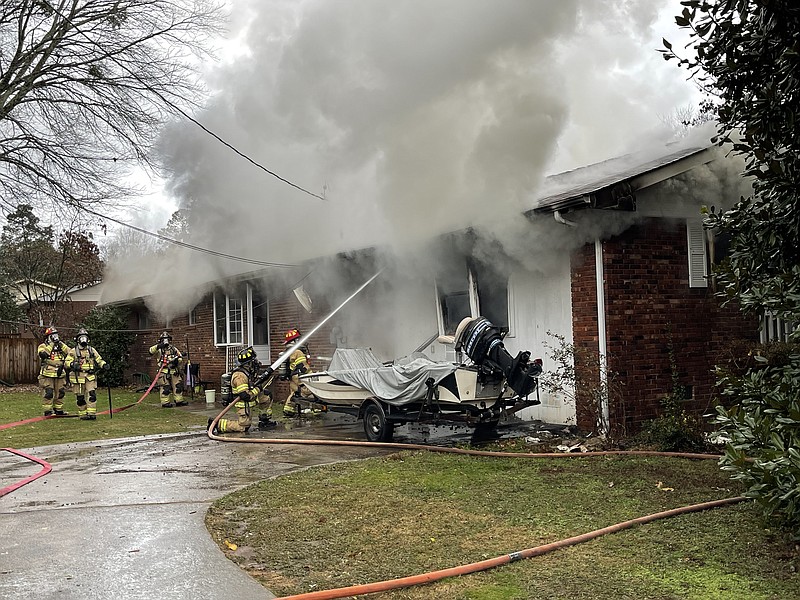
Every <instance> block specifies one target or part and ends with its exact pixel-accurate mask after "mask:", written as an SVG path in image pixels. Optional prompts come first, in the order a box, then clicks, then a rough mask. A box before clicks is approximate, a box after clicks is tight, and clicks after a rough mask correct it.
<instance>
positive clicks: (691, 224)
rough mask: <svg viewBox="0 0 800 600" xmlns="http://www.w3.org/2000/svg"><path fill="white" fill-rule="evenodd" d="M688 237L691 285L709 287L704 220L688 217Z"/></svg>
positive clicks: (693, 286)
mask: <svg viewBox="0 0 800 600" xmlns="http://www.w3.org/2000/svg"><path fill="white" fill-rule="evenodd" d="M686 237H687V240H688V245H689V287H690V288H698V287H708V262H707V248H706V232H705V229H703V223H702V221H699V220H696V219H687V220H686Z"/></svg>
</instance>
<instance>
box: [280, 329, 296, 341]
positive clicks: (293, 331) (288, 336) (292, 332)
mask: <svg viewBox="0 0 800 600" xmlns="http://www.w3.org/2000/svg"><path fill="white" fill-rule="evenodd" d="M299 337H300V330H299V329H290V330H289V331H287V332H286V335H285V336H283V343H284V344H289V343H290V342H293V341H295V340H296V339H297V338H299Z"/></svg>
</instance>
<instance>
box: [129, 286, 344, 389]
mask: <svg viewBox="0 0 800 600" xmlns="http://www.w3.org/2000/svg"><path fill="white" fill-rule="evenodd" d="M318 305H320V301H319V300H316V299H315V311H314V314H309V313H307V312H306V311H305V309H304V308H303V307H302V305H301V304H300V303H299V302H298V301H297V299H296V298H295V297H294V295H293V294H290V295H289V296H287V297H285V298H282V299H279V300H271V301H270V305H269V308H270V311H269V320H270V324H269V335H270V352H271V355H270V356H260V357H259V359H260V360H261V362H263V363H264V364H271V363H272V362H274V361H275V360H277V359H278V357H279V356H280V355H281V354H282V353H283V351H284V349H285V347H284V345H283V339H284V334H285V333H286V331H287V330H288V329H291V328H294V327H297V328H298V329H300V331H301V333H307V332H308V331H309V330H311V329H312V328H313V327H315V326H316V325H317V324H318V323H319V321H320V320H322V319H323V318H324V317H325V316H326V315H327V308H326V307H324V306H319V308H317V307H318ZM135 310H146V309H144V308H141V309H134V312H133V313H132V314H131V318H130V322H129V328H130V329H132V330H136V329H137V328H138V319H137V315H136V313H135ZM195 313H196V323H195V325H189V316H188V315H182V316H180V317H178V318H175V319H173V320H172V322H171V323H170V327H169V328H167V327H166V324H165V323H164V322H163V321H161V322H159V321H157V320H154V319H153V318H152V316H151V321H150V329H149V330H148V331H145V332H139V333H137V334H136V335H135V340H134V342H133V344H132V345H131V351H130V363H131V367H130V368H129V369H128V372H127V378H128V381H132V380H133V374H134V373H146V374H147V375H148V376H149V377H150V378H152V377H153V376H154V374H155V373H156V369H157V364H156V357H153V356H150V354H149V352H148V350H149V348H150V346H152V345H154V344H155V343H156V342H157V341H158V336H159V335H161V332H162V331H165V330H167V331H169V332H170V334H171V335H172V343H173V344H175V345H176V346H177V347H178V348H179V349H180V350H181V352H183V353H184V355H186V351H187V348H188V350H189V358H190V359H191V361H192V363H194V364H199V365H200V378H201V379H202V380H203V381H208V382H209V389H211V388H213V389H216V390H217V392H218V393H219V390H220V379H221V378H222V374H223V373H225V371H226V370H227V368H226V364H225V356H226V352H225V348H224V347H216V346H214V306H213V295H211V294H209V295H208V296H206V297H205V298H203V300H202V301H201V302H200V303H199V304H198V305H197V307H196V308H195ZM245 314H246V313H245ZM246 317H247V314H246ZM334 325H335V320H333V319H332V320H331V321H330V322H328V323H326V324H325V325H324V326H323V327H322V328H321V329H320V330H319V331H318V332H317V333H316V334H315V335H314V336H313V337H312V338H311V340H310V341H309V350H310V351H311V354H312V356H330V355H331V354H332V352H333V346H332V345H331V343H330V331H331V328H332V327H333V326H334ZM311 365H312V368H314V369H319V370H324V369H325V368H326V366H327V364H326V363H323V362H320V361H316V362H315V361H314V360H313V358H312V361H311ZM280 372H281V370H280V369H279V373H280ZM272 393H273V396H274V398H275V399H276V400H281V401H283V400H285V399H286V397H287V396H288V395H289V386H288V384H287V383H286V382H283V381H279V380H278V379H277V378H276V380H275V381H274V382H273V384H272Z"/></svg>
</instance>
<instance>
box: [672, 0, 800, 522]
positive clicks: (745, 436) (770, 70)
mask: <svg viewBox="0 0 800 600" xmlns="http://www.w3.org/2000/svg"><path fill="white" fill-rule="evenodd" d="M681 4H683V5H684V9H683V12H682V14H681V15H680V16H678V17H676V22H677V24H678V25H680V26H681V27H684V28H689V29H690V30H691V39H692V41H691V43H690V46H691V49H692V50H693V52H692V53H691V54H692V55H693V56H691V57H684V56H681V52H680V51H676V50H675V49H674V48H672V46H671V45H670V44H669V42H667V41H665V42H664V43H665V47H666V48H665V50H664V51H663V52H664V57H665V58H666V59H668V60H669V59H672V60H677V61H678V62H679V63H680V64H681V65H682V66H683V67H685V68H687V69H688V70H689V71H690V72H691V74H692V76H693V77H694V78H695V79H696V80H697V81H698V83H699V84H700V85H701V86H703V87H704V88H705V89H706V90H708V91H710V92H712V93H714V94H716V95H717V97H718V100H719V102H718V108H717V115H718V121H719V128H718V137H717V140H716V141H717V142H718V143H719V144H727V145H730V146H731V147H732V148H733V151H734V152H737V153H740V154H741V155H742V156H743V157H744V158H745V160H746V168H745V172H744V175H746V176H750V177H752V178H753V179H754V182H755V184H754V193H753V195H752V196H751V197H749V198H742V199H741V201H740V202H739V203H738V204H737V205H736V206H734V208H732V209H731V210H729V211H726V212H724V213H722V214H720V213H719V212H715V211H713V210H710V211H709V213H708V221H707V225H708V226H709V227H714V228H718V229H720V230H722V231H723V232H726V233H728V234H730V237H731V244H730V258H729V260H728V261H727V262H726V263H725V265H724V266H723V268H722V269H720V270H719V271H718V273H717V276H718V281H719V283H720V288H719V289H720V290H721V292H722V293H723V294H724V295H725V296H726V297H727V298H730V299H733V300H736V301H737V302H738V303H739V305H740V306H741V308H742V310H744V311H746V312H748V313H751V314H756V315H759V316H761V315H764V314H765V313H768V314H770V315H772V316H775V317H778V318H781V319H783V320H784V321H785V322H788V323H800V244H798V240H800V135H799V134H798V125H800V59H798V56H799V55H800V42H798V37H797V32H798V31H800V9H798V8H797V5H796V2H795V1H794V0H771V1H769V2H765V1H763V0H703V1H701V0H689V1H685V2H682V3H681ZM798 341H800V330H796V331H795V332H794V333H793V334H792V335H791V337H790V340H789V342H790V343H789V344H788V345H786V346H785V347H783V348H782V349H781V350H780V351H775V350H774V349H770V348H766V349H762V350H760V351H756V352H755V353H754V354H753V356H752V358H751V360H750V363H749V364H747V365H746V367H745V368H743V369H729V368H727V369H720V370H719V375H720V377H719V384H720V389H721V391H722V394H723V395H724V396H725V397H726V398H727V400H728V401H727V402H726V405H727V406H729V407H730V408H727V409H726V408H722V407H720V408H719V409H718V416H717V422H718V424H719V425H720V427H721V428H722V429H723V431H725V432H726V433H728V434H729V436H730V438H731V440H732V441H731V443H730V444H729V445H728V448H727V450H726V454H725V458H724V460H723V468H725V469H728V470H730V471H732V472H733V474H734V477H735V478H737V479H740V480H742V481H743V482H744V483H745V484H746V485H747V486H748V492H747V493H748V495H749V496H751V497H753V498H756V499H758V500H759V502H761V503H762V505H763V506H764V507H765V509H766V511H767V513H768V514H769V515H772V516H775V517H777V518H779V519H781V520H783V521H784V523H785V524H788V525H789V526H790V527H792V528H794V529H795V530H797V529H798V528H800V351H798V345H797V342H798ZM749 459H753V462H750V460H749Z"/></svg>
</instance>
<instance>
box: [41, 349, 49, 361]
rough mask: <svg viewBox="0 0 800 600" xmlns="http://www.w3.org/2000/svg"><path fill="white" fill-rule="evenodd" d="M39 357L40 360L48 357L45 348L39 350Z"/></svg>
mask: <svg viewBox="0 0 800 600" xmlns="http://www.w3.org/2000/svg"><path fill="white" fill-rule="evenodd" d="M39 358H41V359H42V360H47V359H48V358H50V353H49V352H48V351H47V350H42V351H41V352H39Z"/></svg>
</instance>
